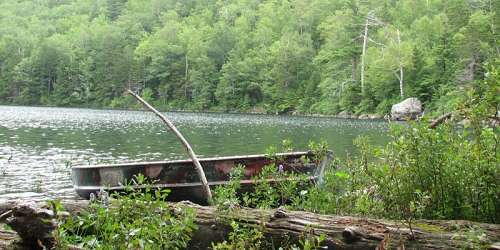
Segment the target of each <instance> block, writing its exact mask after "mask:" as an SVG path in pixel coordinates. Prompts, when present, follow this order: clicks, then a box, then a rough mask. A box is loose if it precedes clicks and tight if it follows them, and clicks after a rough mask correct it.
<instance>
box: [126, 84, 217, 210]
mask: <svg viewBox="0 0 500 250" xmlns="http://www.w3.org/2000/svg"><path fill="white" fill-rule="evenodd" d="M128 93H129V94H131V95H132V96H133V97H135V98H136V99H137V100H139V101H140V102H141V103H142V104H143V105H144V106H146V107H147V108H148V109H149V110H151V111H152V112H153V113H155V114H156V115H157V116H158V117H160V119H161V120H162V121H163V123H165V125H167V127H168V128H169V129H171V130H172V132H174V134H175V136H176V137H177V138H178V139H179V140H180V141H181V143H182V144H183V145H184V147H185V148H186V151H187V152H188V154H189V157H191V160H193V164H194V166H195V167H196V171H197V172H198V177H200V180H201V183H202V184H203V187H204V189H205V193H206V195H207V200H208V202H209V203H210V202H211V201H212V192H211V191H210V186H208V181H207V177H206V176H205V171H203V167H202V166H201V164H200V161H198V158H197V157H196V154H195V153H194V151H193V148H191V145H189V142H188V141H187V140H186V138H184V136H183V135H182V134H181V132H179V130H177V128H176V127H175V126H174V124H173V123H172V122H171V121H170V120H168V119H167V117H165V116H164V115H163V114H161V113H160V112H158V110H156V109H155V108H153V106H151V105H150V104H149V103H147V102H146V101H144V100H143V99H142V98H141V97H140V96H138V95H137V94H135V93H134V92H133V91H132V90H130V89H129V90H128Z"/></svg>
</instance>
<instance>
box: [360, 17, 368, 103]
mask: <svg viewBox="0 0 500 250" xmlns="http://www.w3.org/2000/svg"><path fill="white" fill-rule="evenodd" d="M367 43H368V16H367V17H366V23H365V33H364V35H363V51H362V53H361V93H363V94H364V93H365V56H366V44H367Z"/></svg>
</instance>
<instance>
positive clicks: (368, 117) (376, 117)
mask: <svg viewBox="0 0 500 250" xmlns="http://www.w3.org/2000/svg"><path fill="white" fill-rule="evenodd" d="M0 106H5V107H35V108H67V109H93V110H111V111H113V110H117V111H147V110H146V109H134V108H119V107H94V106H56V105H19V104H5V103H2V104H0ZM158 110H159V111H160V112H165V113H192V114H203V113H205V114H236V115H256V116H292V117H310V118H334V119H343V120H362V121H363V120H365V121H386V122H387V119H385V118H384V117H382V116H380V115H377V114H370V113H366V114H365V113H362V114H360V115H355V114H346V115H331V114H317V113H314V114H304V113H294V112H287V113H281V114H273V113H266V112H255V111H251V112H245V111H215V110H202V111H199V110H189V109H187V110H183V109H175V110H164V109H158ZM343 112H344V111H342V112H340V113H339V114H341V113H343ZM363 116H364V117H365V118H360V117H363Z"/></svg>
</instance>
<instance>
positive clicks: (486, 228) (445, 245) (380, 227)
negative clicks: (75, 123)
mask: <svg viewBox="0 0 500 250" xmlns="http://www.w3.org/2000/svg"><path fill="white" fill-rule="evenodd" d="M88 204H89V201H86V200H78V201H74V200H73V201H70V200H66V201H62V205H63V206H64V207H65V209H66V211H67V213H69V214H70V215H76V214H78V213H80V212H82V211H84V210H86V209H87V207H88ZM168 206H170V207H171V208H172V209H171V211H173V212H174V213H175V211H179V208H180V209H182V208H190V209H193V210H194V211H195V212H196V219H195V223H196V224H197V225H198V229H197V230H196V231H195V232H194V234H193V235H192V239H191V242H190V246H189V249H206V248H207V247H210V246H211V244H212V243H216V242H221V241H223V240H224V239H227V235H228V233H229V232H230V230H231V227H230V222H231V221H232V220H234V221H237V222H238V223H240V224H242V225H245V226H250V227H256V228H259V229H260V230H262V232H263V233H264V236H265V237H266V240H268V241H272V242H273V244H274V246H280V245H282V244H284V242H287V243H288V244H299V242H300V240H304V239H305V238H314V237H317V236H319V235H324V236H326V239H325V240H324V241H323V242H322V246H323V248H322V249H396V248H398V249H464V248H466V249H468V248H473V247H474V246H471V245H470V244H471V237H477V236H479V235H477V236H471V228H474V230H475V231H477V230H479V231H481V232H484V235H483V236H480V237H481V238H483V240H482V241H483V242H482V244H484V245H486V246H487V247H488V248H489V249H499V248H498V245H499V242H500V225H495V224H485V223H477V222H470V221H454V220H451V221H442V220H439V221H438V220H435V221H430V220H417V221H414V222H413V223H412V228H413V234H414V238H412V236H411V235H412V233H411V232H410V229H409V228H408V227H407V226H406V225H404V224H402V223H398V222H395V221H389V220H376V219H369V218H360V217H350V216H334V215H321V214H314V213H309V212H301V211H286V210H283V209H273V210H261V209H250V208H233V209H232V210H229V211H228V210H224V211H219V210H218V209H217V208H216V207H213V206H208V207H207V206H200V205H197V204H194V203H190V202H179V203H168ZM9 210H10V211H12V214H11V216H10V217H9V218H8V219H7V222H8V224H9V225H11V227H12V228H14V229H15V230H16V231H17V232H18V233H19V235H20V236H21V238H22V239H24V240H25V241H26V240H31V241H33V240H35V239H36V240H37V241H38V240H39V239H40V237H45V238H44V241H43V242H47V241H48V240H50V239H48V238H47V236H50V235H52V232H51V231H52V230H54V228H55V227H54V226H52V227H50V226H45V227H40V223H41V222H44V223H55V220H53V219H52V220H50V218H49V217H47V215H50V214H51V211H50V210H49V208H47V205H46V203H42V202H40V203H30V204H22V203H19V202H10V203H4V204H0V213H3V212H5V211H9ZM1 222H2V221H1V220H0V223H1ZM16 222H17V224H16ZM20 222H22V223H20ZM23 223H24V224H23ZM34 228H39V229H42V230H46V231H36V230H33V229H34ZM481 234H482V233H481ZM45 246H46V245H45ZM476 247H477V245H476Z"/></svg>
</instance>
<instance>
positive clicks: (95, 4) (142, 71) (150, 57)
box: [0, 0, 500, 115]
mask: <svg viewBox="0 0 500 250" xmlns="http://www.w3.org/2000/svg"><path fill="white" fill-rule="evenodd" d="M499 9H500V2H499V1H492V0H426V1H424V0H419V1H415V0H400V1H395V0H378V1H376V0H366V1H361V0H241V1H230V0H204V1H202V0H183V1H177V0H128V1H127V0H95V1H94V0H29V1H28V0H3V1H1V3H0V103H1V104H16V105H47V106H75V107H114V108H133V107H134V106H135V105H137V104H136V102H135V101H134V99H133V98H132V97H130V96H127V94H126V93H125V91H126V89H129V88H130V89H132V90H134V91H136V92H138V93H140V94H141V96H142V97H143V98H144V99H146V100H147V101H149V102H151V103H152V104H154V105H155V106H157V107H159V108H160V109H162V110H191V111H222V112H228V111H238V112H259V113H273V114H275V113H296V114H337V113H339V112H341V111H349V112H353V113H356V114H361V113H378V114H381V115H383V114H386V113H388V111H389V110H390V108H391V105H392V104H394V103H397V102H399V101H401V100H403V99H404V98H407V97H417V98H419V99H420V100H421V101H422V102H423V104H424V107H425V110H426V112H428V113H429V112H434V113H442V112H445V111H449V110H448V109H450V107H451V106H452V105H453V104H454V102H457V101H458V100H459V98H457V97H458V96H460V95H462V94H463V89H464V88H466V87H467V86H468V85H470V84H472V83H473V82H474V81H476V80H483V78H484V73H485V71H486V70H485V66H486V65H487V64H492V63H494V59H495V58H498V57H500V49H499V46H498V39H499V38H498V34H499V30H498V28H499V26H500V25H499V18H498V16H499V14H500V11H499Z"/></svg>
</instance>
